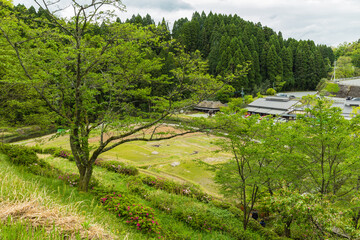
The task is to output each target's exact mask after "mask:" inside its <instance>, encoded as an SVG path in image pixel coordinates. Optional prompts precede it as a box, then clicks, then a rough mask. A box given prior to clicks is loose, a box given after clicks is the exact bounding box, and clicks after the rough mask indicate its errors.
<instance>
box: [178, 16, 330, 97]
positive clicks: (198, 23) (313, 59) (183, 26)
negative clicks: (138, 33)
mask: <svg viewBox="0 0 360 240" xmlns="http://www.w3.org/2000/svg"><path fill="white" fill-rule="evenodd" d="M172 33H173V37H174V38H176V39H178V40H179V41H180V42H181V43H183V44H185V46H186V48H187V50H188V51H194V50H196V49H198V50H200V51H201V53H202V54H203V56H204V57H205V58H206V59H208V61H209V65H210V69H209V70H210V73H211V74H215V75H218V74H225V73H228V72H232V71H234V67H235V66H236V65H237V64H244V62H246V61H248V62H249V63H250V71H249V73H248V75H247V77H243V78H241V79H238V80H237V81H236V82H234V83H233V87H234V88H235V89H236V90H239V89H241V88H242V87H244V89H246V91H247V92H248V93H255V92H257V91H261V90H264V89H266V88H267V87H273V86H274V87H277V88H278V89H279V88H281V86H282V85H283V84H284V86H283V89H282V90H313V89H315V87H316V85H317V83H318V82H319V81H320V79H321V78H325V77H326V76H327V72H328V71H329V70H330V68H331V66H332V63H333V61H334V59H335V57H334V54H333V51H332V49H331V48H330V47H328V46H325V45H316V44H315V43H314V42H313V41H311V40H308V41H297V40H295V39H292V38H289V39H284V38H283V36H282V34H281V32H279V33H276V32H274V31H273V30H272V29H271V28H268V27H266V26H262V25H261V23H257V24H254V23H252V22H248V21H245V20H243V19H241V18H240V17H239V16H237V15H234V16H232V15H221V14H212V13H210V14H209V15H206V14H205V13H202V14H201V15H200V14H199V13H197V12H195V13H194V14H193V17H192V19H191V20H190V21H189V20H188V19H186V18H185V19H180V20H178V21H176V22H175V23H174V27H173V31H172Z"/></svg>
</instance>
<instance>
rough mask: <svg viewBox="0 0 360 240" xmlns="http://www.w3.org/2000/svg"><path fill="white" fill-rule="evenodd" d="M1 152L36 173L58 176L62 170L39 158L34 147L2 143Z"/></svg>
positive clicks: (12, 161) (13, 162) (13, 161)
mask: <svg viewBox="0 0 360 240" xmlns="http://www.w3.org/2000/svg"><path fill="white" fill-rule="evenodd" d="M0 152H1V153H3V154H5V155H7V156H8V158H9V161H10V162H11V163H12V164H15V165H18V166H24V167H26V168H27V170H28V171H29V172H31V173H33V174H35V175H40V176H47V177H56V176H57V175H58V174H60V173H61V171H60V170H58V169H56V168H54V167H52V166H51V165H50V164H49V163H47V162H45V161H44V160H42V159H39V158H38V156H37V155H36V152H35V151H34V150H33V149H32V148H28V147H25V146H20V145H9V144H1V145H0Z"/></svg>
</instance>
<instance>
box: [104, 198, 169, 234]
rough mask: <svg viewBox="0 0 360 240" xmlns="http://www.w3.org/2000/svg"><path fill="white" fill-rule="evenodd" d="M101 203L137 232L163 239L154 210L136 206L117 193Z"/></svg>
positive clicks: (130, 200) (131, 200)
mask: <svg viewBox="0 0 360 240" xmlns="http://www.w3.org/2000/svg"><path fill="white" fill-rule="evenodd" d="M100 203H101V204H102V205H103V206H104V207H105V209H107V210H108V211H110V212H114V213H115V214H116V215H117V216H118V217H120V218H124V219H125V220H126V223H128V224H130V225H132V226H134V227H136V229H137V230H140V231H142V232H146V233H148V234H150V235H154V236H157V237H158V238H162V236H161V235H160V234H161V231H162V230H161V227H160V225H159V223H158V220H157V219H156V217H155V212H154V210H153V209H152V208H149V207H145V206H143V205H141V204H134V199H132V198H130V197H127V196H124V195H123V194H121V193H115V192H114V193H111V194H107V195H105V196H104V197H102V198H101V199H100Z"/></svg>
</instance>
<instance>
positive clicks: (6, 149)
mask: <svg viewBox="0 0 360 240" xmlns="http://www.w3.org/2000/svg"><path fill="white" fill-rule="evenodd" d="M0 152H2V153H3V154H5V155H7V156H8V157H9V159H10V161H11V162H12V163H13V164H15V165H23V166H29V165H31V164H34V163H39V158H38V157H37V155H36V152H34V151H33V150H32V149H29V148H27V147H24V146H19V145H8V144H1V145H0Z"/></svg>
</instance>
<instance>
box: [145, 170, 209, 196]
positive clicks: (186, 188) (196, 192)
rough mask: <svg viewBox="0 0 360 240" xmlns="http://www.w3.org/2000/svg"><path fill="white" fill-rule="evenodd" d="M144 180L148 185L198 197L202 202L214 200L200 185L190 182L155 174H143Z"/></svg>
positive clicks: (169, 191)
mask: <svg viewBox="0 0 360 240" xmlns="http://www.w3.org/2000/svg"><path fill="white" fill-rule="evenodd" d="M142 181H143V183H145V184H146V185H148V186H151V187H154V188H156V189H161V190H163V191H165V192H168V193H174V194H177V195H183V196H188V197H192V198H196V199H197V200H199V201H201V202H206V203H208V202H210V201H211V200H212V197H211V196H210V195H209V194H207V193H204V192H203V191H201V190H200V189H199V188H198V187H196V186H194V185H192V184H188V183H184V184H180V183H176V182H174V181H171V180H168V179H165V178H161V177H153V176H143V177H142Z"/></svg>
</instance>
